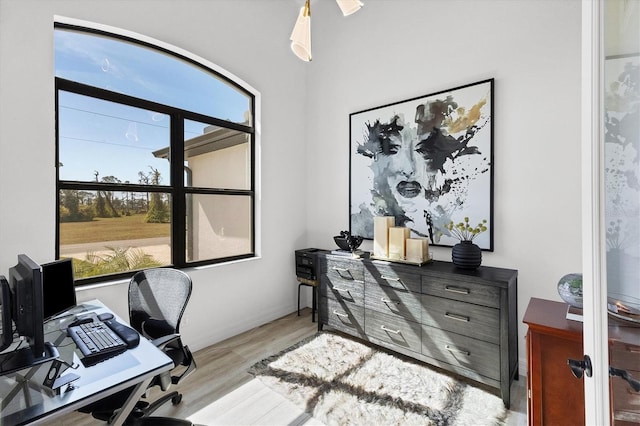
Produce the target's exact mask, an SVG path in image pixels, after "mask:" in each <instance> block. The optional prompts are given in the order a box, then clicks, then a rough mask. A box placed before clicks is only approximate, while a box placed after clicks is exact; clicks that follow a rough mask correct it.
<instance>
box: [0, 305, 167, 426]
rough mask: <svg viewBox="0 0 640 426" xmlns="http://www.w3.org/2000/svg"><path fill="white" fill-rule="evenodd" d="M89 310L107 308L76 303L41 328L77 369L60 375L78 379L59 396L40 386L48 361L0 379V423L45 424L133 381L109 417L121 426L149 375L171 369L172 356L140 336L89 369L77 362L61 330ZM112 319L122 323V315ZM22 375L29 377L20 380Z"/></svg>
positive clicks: (47, 368) (70, 342)
mask: <svg viewBox="0 0 640 426" xmlns="http://www.w3.org/2000/svg"><path fill="white" fill-rule="evenodd" d="M89 312H95V313H96V314H101V313H104V312H111V311H110V310H109V309H108V308H107V307H106V306H104V305H103V304H102V303H101V302H99V301H97V300H94V301H91V302H86V303H83V304H81V305H78V306H77V307H75V308H73V309H71V310H70V311H69V314H68V315H61V316H58V317H57V318H56V319H54V320H51V321H49V322H48V323H46V324H45V326H44V333H45V341H48V342H52V343H54V344H55V346H56V347H57V349H58V352H59V353H60V359H62V360H64V361H66V362H67V363H69V364H73V365H78V368H77V369H71V368H67V369H66V370H65V371H64V372H63V373H62V375H63V376H64V375H65V374H67V373H74V374H77V375H79V376H80V378H79V379H77V380H75V381H74V382H72V383H71V387H67V386H63V387H62V389H61V390H62V391H61V394H60V395H56V394H54V393H53V392H51V391H50V390H48V389H44V388H42V387H41V386H39V385H41V384H42V382H43V381H44V379H45V376H46V374H47V372H48V371H49V368H50V367H51V364H52V362H53V361H51V362H46V363H44V364H42V365H40V366H38V367H33V368H32V369H26V370H22V371H20V372H17V373H12V374H9V375H7V376H2V377H0V400H2V407H3V408H2V411H1V413H0V424H2V425H21V424H27V423H29V424H44V423H47V422H50V421H51V420H52V419H54V418H56V417H58V416H61V415H63V414H66V413H69V412H71V411H74V410H76V409H78V408H80V407H82V406H84V405H87V404H89V403H91V402H95V401H99V400H100V399H102V398H104V397H106V396H108V395H111V394H113V393H115V392H118V391H120V390H123V389H126V388H129V387H131V386H132V385H137V386H136V388H135V391H134V392H133V393H132V395H131V397H130V398H129V400H128V401H127V403H126V404H125V406H124V407H123V409H122V410H121V411H120V412H119V413H118V416H117V417H116V418H115V419H114V422H113V424H114V425H121V424H122V423H123V422H124V421H125V419H126V418H127V415H128V414H129V413H130V412H131V410H132V409H133V408H134V407H135V404H136V402H137V401H138V400H139V399H140V397H141V396H142V394H143V393H144V391H145V390H146V388H147V386H148V385H149V383H150V382H151V380H152V379H153V377H155V376H156V375H158V374H159V373H162V372H164V371H167V370H169V369H171V368H172V367H173V362H172V361H171V359H170V358H169V357H168V356H166V355H165V354H164V353H163V352H162V351H161V350H160V349H158V348H156V347H155V346H154V345H153V344H152V343H151V342H150V341H148V340H147V339H145V338H141V339H140V344H139V345H138V346H137V347H135V348H133V349H129V350H127V351H126V352H124V353H122V354H120V355H117V356H115V357H113V358H110V359H108V360H106V361H103V362H100V363H98V364H96V365H94V366H92V367H84V366H83V365H82V363H81V362H80V358H81V355H80V352H79V351H78V349H77V348H76V346H75V344H74V343H73V340H72V339H71V338H70V337H67V335H66V328H67V325H68V324H69V323H70V322H71V321H73V319H74V317H75V315H78V314H86V313H89ZM116 319H117V320H118V321H120V322H123V323H125V324H126V322H124V321H122V319H121V318H118V317H116ZM64 368H66V367H63V369H64ZM24 377H29V379H28V380H27V381H24V380H22V378H24Z"/></svg>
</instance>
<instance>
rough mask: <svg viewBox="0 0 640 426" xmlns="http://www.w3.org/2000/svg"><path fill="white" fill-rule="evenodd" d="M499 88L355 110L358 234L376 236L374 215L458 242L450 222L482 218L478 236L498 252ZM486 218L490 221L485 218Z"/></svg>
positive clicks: (352, 199) (352, 201) (353, 193)
mask: <svg viewBox="0 0 640 426" xmlns="http://www.w3.org/2000/svg"><path fill="white" fill-rule="evenodd" d="M493 86H494V80H493V79H489V80H484V81H480V82H476V83H471V84H467V85H465V86H460V87H456V88H453V89H448V90H443V91H441V92H437V93H432V94H429V95H424V96H420V97H416V98H413V99H408V100H404V101H400V102H396V103H392V104H388V105H384V106H379V107H375V108H371V109H367V110H364V111H359V112H355V113H352V114H350V163H349V166H350V173H349V175H350V188H349V209H350V210H349V216H350V231H351V234H352V235H360V236H362V237H364V238H367V239H372V238H373V218H374V217H375V216H394V217H395V225H396V226H405V227H407V228H409V229H410V230H411V237H424V238H428V239H429V244H431V245H436V246H438V245H439V246H453V245H455V244H456V243H458V242H459V240H458V239H456V238H455V237H454V236H453V235H451V234H450V233H449V231H448V230H447V228H446V225H448V224H449V223H450V222H452V221H453V222H454V223H460V222H463V221H464V220H465V218H468V220H469V224H471V225H476V224H479V223H484V225H485V226H486V227H487V232H483V233H481V234H479V235H477V237H476V238H475V239H474V240H473V241H474V243H475V244H476V245H478V246H479V247H480V248H481V249H483V250H488V251H492V250H493ZM484 221H486V222H484Z"/></svg>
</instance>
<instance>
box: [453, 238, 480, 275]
mask: <svg viewBox="0 0 640 426" xmlns="http://www.w3.org/2000/svg"><path fill="white" fill-rule="evenodd" d="M451 260H452V261H453V264H454V265H456V266H457V267H458V268H462V269H476V268H477V267H478V266H480V264H481V263H482V250H480V247H478V246H477V245H475V244H473V242H471V241H460V242H459V243H458V244H456V245H455V246H453V249H452V250H451Z"/></svg>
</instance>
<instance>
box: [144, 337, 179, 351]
mask: <svg viewBox="0 0 640 426" xmlns="http://www.w3.org/2000/svg"><path fill="white" fill-rule="evenodd" d="M178 339H180V335H179V334H167V335H166V336H162V337H158V338H157V339H153V340H152V341H151V343H153V344H154V345H155V346H156V347H157V348H159V349H164V348H165V346H167V345H168V344H169V343H171V342H175V341H176V340H178Z"/></svg>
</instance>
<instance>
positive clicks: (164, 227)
mask: <svg viewBox="0 0 640 426" xmlns="http://www.w3.org/2000/svg"><path fill="white" fill-rule="evenodd" d="M144 218H145V215H144V214H137V215H131V216H121V217H112V218H95V219H93V220H92V221H91V222H65V223H61V224H60V244H61V245H66V244H79V243H92V242H100V241H118V240H131V239H140V238H155V237H168V236H170V235H171V224H169V223H145V221H144Z"/></svg>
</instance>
